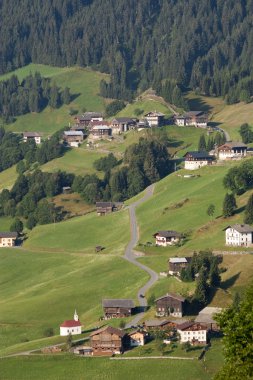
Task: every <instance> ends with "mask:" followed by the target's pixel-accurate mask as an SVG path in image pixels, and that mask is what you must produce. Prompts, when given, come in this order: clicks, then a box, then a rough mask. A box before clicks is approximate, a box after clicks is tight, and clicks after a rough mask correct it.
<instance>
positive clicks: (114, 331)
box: [90, 326, 126, 338]
mask: <svg viewBox="0 0 253 380" xmlns="http://www.w3.org/2000/svg"><path fill="white" fill-rule="evenodd" d="M104 331H106V332H107V333H109V334H114V335H118V336H119V337H121V338H123V336H125V335H126V333H125V331H122V330H119V329H116V328H115V327H111V326H104V327H101V328H100V329H98V330H96V331H94V332H92V333H91V334H90V337H92V336H94V335H97V334H101V333H103V332H104Z"/></svg>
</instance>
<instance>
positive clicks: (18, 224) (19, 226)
mask: <svg viewBox="0 0 253 380" xmlns="http://www.w3.org/2000/svg"><path fill="white" fill-rule="evenodd" d="M23 229H24V225H23V222H22V221H21V220H20V219H18V218H16V219H15V220H14V222H13V223H12V225H11V226H10V231H15V232H17V233H18V234H20V233H21V232H22V231H23Z"/></svg>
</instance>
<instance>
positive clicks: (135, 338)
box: [128, 330, 148, 347]
mask: <svg viewBox="0 0 253 380" xmlns="http://www.w3.org/2000/svg"><path fill="white" fill-rule="evenodd" d="M128 337H129V339H130V342H129V344H130V347H138V346H144V345H145V344H146V342H147V338H148V334H147V332H145V331H138V330H135V331H132V332H130V333H129V334H128Z"/></svg>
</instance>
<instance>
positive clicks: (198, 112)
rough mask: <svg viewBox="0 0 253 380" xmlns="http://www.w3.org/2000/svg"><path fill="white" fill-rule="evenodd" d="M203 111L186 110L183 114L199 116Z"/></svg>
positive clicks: (185, 115)
mask: <svg viewBox="0 0 253 380" xmlns="http://www.w3.org/2000/svg"><path fill="white" fill-rule="evenodd" d="M203 114H204V112H203V111H188V112H186V113H185V114H184V117H193V116H201V115H203Z"/></svg>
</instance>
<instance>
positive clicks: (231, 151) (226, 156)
mask: <svg viewBox="0 0 253 380" xmlns="http://www.w3.org/2000/svg"><path fill="white" fill-rule="evenodd" d="M246 155H247V145H245V144H244V143H241V142H227V143H225V144H223V145H221V146H219V147H218V158H219V160H241V159H242V158H244V157H246Z"/></svg>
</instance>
